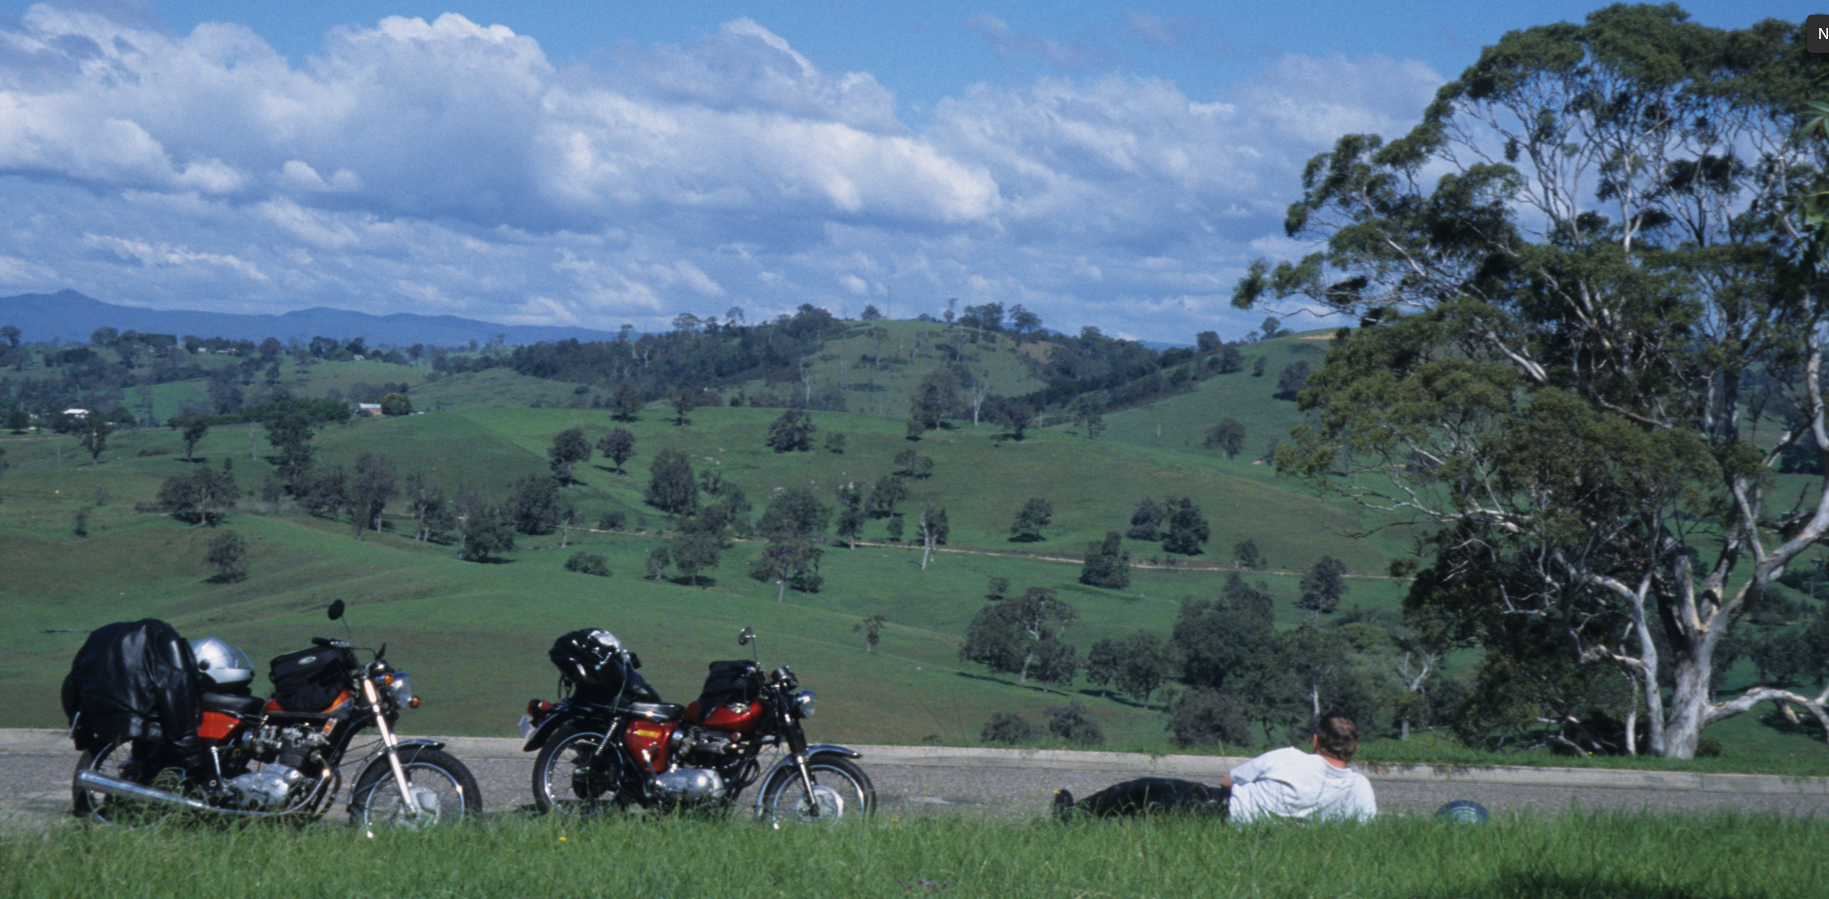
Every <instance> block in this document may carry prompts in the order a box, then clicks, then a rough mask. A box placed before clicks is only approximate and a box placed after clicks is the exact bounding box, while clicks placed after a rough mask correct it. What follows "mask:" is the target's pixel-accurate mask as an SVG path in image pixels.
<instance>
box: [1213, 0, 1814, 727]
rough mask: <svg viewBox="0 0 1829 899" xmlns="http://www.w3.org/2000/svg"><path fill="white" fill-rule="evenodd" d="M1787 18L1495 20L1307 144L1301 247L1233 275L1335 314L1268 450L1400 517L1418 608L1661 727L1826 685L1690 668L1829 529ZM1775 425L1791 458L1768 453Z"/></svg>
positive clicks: (1244, 296)
mask: <svg viewBox="0 0 1829 899" xmlns="http://www.w3.org/2000/svg"><path fill="white" fill-rule="evenodd" d="M1800 31H1801V29H1799V27H1798V25H1797V23H1790V22H1775V21H1768V22H1764V23H1761V24H1758V25H1755V26H1753V27H1752V28H1750V29H1747V30H1743V31H1723V30H1718V29H1714V28H1709V27H1704V26H1702V25H1699V24H1696V23H1693V22H1691V21H1689V19H1688V17H1687V15H1686V14H1685V13H1683V12H1682V11H1681V10H1680V9H1678V8H1677V7H1675V6H1612V7H1608V8H1606V9H1602V10H1599V11H1597V12H1595V13H1593V14H1591V15H1590V16H1589V17H1588V18H1587V20H1586V21H1585V22H1584V23H1582V24H1566V23H1565V24H1556V25H1546V26H1541V27H1536V28H1531V29H1527V30H1522V31H1514V32H1511V33H1508V34H1506V35H1505V36H1504V37H1503V39H1501V40H1500V41H1499V42H1498V43H1497V44H1496V45H1494V46H1491V47H1488V48H1486V50H1485V51H1484V52H1483V53H1482V55H1481V57H1480V60H1479V62H1478V63H1476V64H1475V65H1474V66H1472V67H1471V68H1469V69H1468V70H1467V71H1466V72H1465V73H1464V74H1463V75H1462V76H1461V77H1460V79H1459V80H1456V81H1453V82H1451V83H1449V84H1447V85H1446V86H1444V87H1443V88H1442V89H1441V91H1440V92H1439V94H1438V96H1437V98H1436V100H1435V102H1434V103H1433V104H1432V105H1431V106H1430V108H1429V109H1428V111H1427V113H1426V114H1425V116H1424V118H1423V121H1422V123H1421V124H1420V125H1418V126H1417V127H1416V128H1415V129H1414V130H1413V131H1411V132H1410V133H1409V134H1408V135H1406V136H1404V137H1402V138H1400V139H1398V140H1395V141H1391V142H1389V143H1385V142H1383V141H1381V140H1380V139H1379V138H1377V137H1375V136H1367V135H1349V136H1345V137H1342V138H1341V139H1340V140H1339V141H1338V142H1337V144H1336V146H1335V147H1334V149H1333V150H1332V151H1331V152H1328V153H1324V154H1322V155H1320V156H1317V157H1316V158H1315V159H1314V160H1313V161H1311V162H1310V163H1309V165H1308V167H1307V170H1306V172H1305V175H1304V180H1303V196H1302V199H1301V200H1300V201H1299V202H1297V203H1295V204H1294V205H1292V206H1291V207H1290V211H1289V216H1288V220H1287V223H1286V224H1287V230H1288V232H1289V234H1290V235H1291V236H1297V237H1307V238H1312V239H1315V240H1316V241H1317V245H1318V247H1319V249H1318V251H1317V252H1315V253H1313V254H1312V255H1310V256H1308V257H1306V258H1304V259H1301V260H1300V261H1297V262H1291V263H1283V264H1280V265H1277V266H1275V267H1274V268H1272V267H1271V266H1270V265H1269V264H1267V263H1264V262H1258V263H1255V264H1254V265H1253V266H1252V269H1251V271H1250V272H1249V274H1248V275H1247V277H1246V278H1245V279H1243V280H1242V281H1241V282H1240V284H1239V287H1238V291H1237V294H1236V297H1235V300H1236V302H1237V303H1238V304H1239V305H1240V306H1243V307H1249V306H1252V305H1255V304H1262V303H1269V302H1271V297H1272V296H1274V297H1277V298H1280V299H1281V300H1282V301H1283V302H1285V303H1288V302H1301V303H1318V304H1320V305H1322V306H1324V307H1326V308H1328V309H1331V310H1335V311H1339V312H1345V313H1350V314H1354V315H1356V316H1358V317H1359V320H1360V322H1361V323H1362V327H1360V328H1357V329H1351V330H1346V331H1342V333H1341V335H1340V336H1339V337H1338V338H1337V340H1336V341H1335V343H1334V345H1333V347H1332V349H1331V350H1330V352H1329V355H1328V358H1327V361H1326V363H1325V364H1324V365H1323V366H1322V368H1321V369H1319V370H1318V371H1316V372H1315V373H1313V375H1312V376H1311V377H1310V379H1309V383H1308V389H1307V390H1306V391H1305V392H1304V393H1303V394H1302V397H1301V404H1302V406H1303V407H1304V408H1306V409H1308V410H1311V412H1312V414H1313V421H1314V424H1313V425H1312V426H1310V427H1306V428H1303V429H1301V430H1299V432H1298V433H1297V434H1296V435H1295V436H1294V439H1292V440H1291V441H1288V442H1286V443H1285V444H1284V446H1283V448H1282V450H1281V452H1280V453H1279V456H1278V464H1279V466H1280V467H1281V468H1282V469H1283V470H1284V471H1288V472H1295V473H1299V474H1302V475H1305V476H1307V477H1309V478H1312V479H1313V480H1314V481H1315V482H1317V483H1318V484H1321V485H1323V486H1324V487H1326V488H1327V489H1332V490H1338V491H1342V492H1344V493H1347V494H1349V495H1351V496H1353V497H1356V498H1357V499H1358V500H1359V501H1361V502H1363V503H1366V504H1368V505H1370V506H1374V507H1379V508H1384V509H1389V510H1392V511H1394V512H1397V513H1399V514H1403V515H1407V517H1408V518H1409V519H1410V520H1412V521H1413V522H1416V523H1419V524H1421V525H1423V526H1425V529H1426V532H1427V533H1429V534H1431V535H1432V537H1431V539H1430V540H1428V541H1427V543H1426V544H1425V551H1426V554H1427V555H1428V562H1429V565H1428V567H1426V568H1425V569H1424V570H1423V571H1422V572H1421V575H1420V576H1419V577H1418V579H1417V581H1416V587H1415V589H1414V590H1413V591H1412V594H1411V596H1410V599H1409V603H1410V606H1411V608H1412V610H1413V611H1415V612H1418V613H1421V614H1419V615H1418V616H1417V619H1418V620H1419V621H1426V622H1431V623H1433V624H1436V625H1440V626H1442V627H1443V628H1444V630H1445V632H1447V633H1450V634H1452V635H1454V636H1458V637H1460V638H1463V639H1469V640H1476V641H1480V642H1483V643H1484V644H1485V645H1486V646H1487V648H1488V651H1489V652H1491V653H1501V654H1502V653H1505V652H1507V651H1509V650H1510V649H1513V648H1517V649H1520V650H1522V649H1524V648H1525V644H1527V643H1529V644H1534V645H1530V646H1529V647H1528V648H1529V650H1530V651H1532V652H1536V653H1538V654H1541V653H1542V652H1543V651H1544V650H1545V649H1546V648H1547V649H1553V650H1554V651H1555V653H1556V654H1557V656H1558V657H1559V658H1561V659H1562V660H1563V661H1564V662H1565V663H1566V664H1568V665H1570V666H1573V667H1577V668H1589V669H1594V668H1596V667H1598V668H1601V669H1604V670H1612V671H1617V672H1620V673H1621V674H1623V675H1625V677H1626V678H1628V679H1629V680H1630V683H1631V685H1632V688H1633V694H1634V695H1635V697H1636V698H1635V700H1634V701H1633V704H1632V706H1633V709H1634V711H1633V714H1634V715H1635V716H1636V715H1639V714H1642V715H1643V716H1644V723H1645V724H1647V725H1648V728H1647V730H1648V734H1649V738H1648V742H1649V747H1648V748H1649V750H1650V751H1651V752H1653V753H1656V754H1659V755H1664V756H1672V757H1688V756H1691V755H1693V754H1694V753H1695V750H1696V746H1697V742H1698V740H1699V738H1700V735H1701V732H1702V729H1703V728H1704V727H1706V726H1708V725H1709V724H1712V723H1714V722H1716V721H1720V720H1722V719H1724V718H1727V717H1730V716H1733V715H1737V714H1739V713H1741V712H1744V711H1747V710H1748V709H1749V708H1751V707H1753V706H1754V705H1756V704H1757V703H1760V702H1762V701H1768V700H1772V701H1780V702H1785V703H1790V704H1792V705H1793V706H1795V707H1802V708H1806V709H1808V710H1809V711H1810V713H1812V714H1813V715H1814V716H1815V717H1816V719H1817V720H1818V721H1820V722H1822V723H1824V725H1825V726H1826V727H1829V714H1826V713H1825V709H1824V702H1825V699H1829V691H1825V692H1824V693H1819V694H1816V695H1808V694H1805V693H1800V692H1796V691H1793V690H1787V689H1780V688H1777V687H1773V686H1754V687H1751V688H1749V689H1744V690H1741V691H1739V692H1738V693H1736V694H1735V695H1731V696H1722V697H1717V695H1716V688H1717V685H1716V683H1715V680H1716V678H1715V675H1716V670H1715V669H1716V662H1717V659H1718V657H1719V655H1720V651H1721V649H1722V646H1723V641H1724V640H1726V639H1727V638H1728V636H1729V634H1731V633H1732V632H1733V630H1734V627H1735V624H1736V623H1737V622H1738V621H1740V620H1741V619H1742V618H1743V617H1744V616H1745V615H1747V614H1748V612H1749V611H1751V610H1753V609H1754V608H1756V607H1757V606H1758V605H1759V604H1760V603H1761V602H1762V601H1764V600H1765V599H1766V597H1767V594H1768V590H1769V588H1770V587H1771V585H1772V584H1773V582H1774V581H1776V580H1777V579H1778V578H1779V577H1780V576H1781V575H1782V574H1784V573H1785V571H1786V568H1787V567H1788V566H1791V565H1793V564H1794V563H1797V562H1799V561H1800V559H1801V557H1803V554H1805V553H1806V552H1809V551H1810V550H1811V549H1812V548H1813V547H1817V546H1820V545H1822V544H1823V543H1824V542H1825V538H1826V536H1829V479H1825V477H1824V475H1823V474H1822V473H1821V472H1822V471H1824V470H1829V466H1825V465H1823V464H1822V462H1823V460H1824V459H1826V458H1829V420H1826V419H1825V406H1824V401H1823V393H1822V383H1823V378H1822V372H1821V368H1822V361H1823V358H1822V357H1823V342H1824V338H1825V336H1826V333H1829V327H1826V325H1829V303H1826V302H1825V300H1826V299H1829V290H1825V284H1824V281H1823V280H1821V278H1820V276H1818V275H1816V274H1814V268H1813V267H1812V266H1809V265H1805V264H1801V263H1802V262H1803V259H1804V256H1805V249H1806V241H1805V239H1804V238H1805V235H1804V233H1803V232H1802V230H1800V228H1801V222H1800V220H1799V217H1798V215H1797V206H1796V204H1795V203H1794V202H1793V198H1795V197H1797V196H1799V195H1800V193H1801V192H1802V190H1803V186H1804V185H1805V184H1807V183H1808V182H1809V181H1810V180H1811V179H1813V178H1815V177H1816V176H1817V173H1818V172H1820V171H1821V170H1822V168H1823V162H1824V158H1823V155H1822V147H1821V145H1820V144H1818V143H1815V142H1813V141H1811V140H1810V139H1809V138H1808V137H1807V136H1805V135H1803V134H1802V133H1800V131H1799V125H1800V124H1801V123H1802V121H1803V116H1804V113H1805V103H1804V100H1805V99H1806V95H1807V94H1808V92H1809V83H1808V77H1809V73H1810V72H1811V71H1812V70H1813V69H1814V68H1815V66H1813V65H1812V64H1813V63H1818V62H1819V61H1817V60H1813V59H1809V58H1807V57H1806V55H1805V51H1804V47H1803V46H1802V43H1801V40H1802V35H1801V33H1800ZM1290 298H1299V299H1296V300H1291V299H1290ZM1800 448H1801V449H1804V450H1807V451H1808V452H1807V454H1806V457H1805V458H1806V465H1805V467H1806V468H1808V469H1810V470H1812V471H1814V472H1816V473H1815V474H1811V475H1809V476H1808V477H1807V478H1806V477H1800V476H1796V475H1780V474H1779V473H1778V471H1779V467H1780V466H1779V464H1778V463H1779V459H1780V457H1781V456H1783V455H1785V454H1787V453H1789V454H1791V456H1792V458H1796V454H1797V453H1798V451H1799V449H1800ZM1630 732H1631V728H1630V727H1628V733H1630Z"/></svg>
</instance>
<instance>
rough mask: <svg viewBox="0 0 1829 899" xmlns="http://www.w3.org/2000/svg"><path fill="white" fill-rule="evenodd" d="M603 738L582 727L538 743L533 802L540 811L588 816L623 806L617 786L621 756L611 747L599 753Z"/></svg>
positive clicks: (598, 733)
mask: <svg viewBox="0 0 1829 899" xmlns="http://www.w3.org/2000/svg"><path fill="white" fill-rule="evenodd" d="M606 739H608V738H607V737H606V736H605V735H604V734H602V733H600V732H598V731H590V730H581V731H575V732H573V733H569V734H565V735H563V736H561V737H560V738H559V739H556V740H551V741H548V742H547V744H546V745H545V746H542V747H540V755H539V756H538V757H537V758H535V759H534V763H533V804H534V807H536V808H538V809H539V810H540V813H541V814H549V813H554V812H556V813H558V814H561V815H571V816H575V817H589V816H592V815H599V814H603V813H604V812H612V811H618V810H620V809H621V808H622V807H623V805H624V803H623V801H622V800H621V798H620V795H619V794H618V792H617V789H616V782H617V780H618V777H617V775H618V767H619V766H618V764H617V763H618V762H620V761H621V759H620V757H618V756H617V755H616V754H615V753H616V750H614V749H611V750H610V751H609V753H608V754H607V757H603V758H599V757H598V756H599V755H600V751H601V750H602V748H603V742H604V740H606Z"/></svg>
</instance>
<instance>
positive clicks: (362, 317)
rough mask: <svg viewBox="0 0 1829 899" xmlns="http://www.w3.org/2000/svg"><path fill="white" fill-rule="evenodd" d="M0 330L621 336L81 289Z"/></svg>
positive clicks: (382, 342)
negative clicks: (129, 300)
mask: <svg viewBox="0 0 1829 899" xmlns="http://www.w3.org/2000/svg"><path fill="white" fill-rule="evenodd" d="M0 325H12V326H14V327H16V328H18V329H19V336H20V339H21V340H22V341H24V342H26V343H88V342H89V335H91V334H93V333H95V330H96V329H97V328H104V327H106V328H114V329H115V330H117V331H141V332H144V333H148V334H172V335H176V336H178V337H183V336H184V335H186V334H194V335H196V336H198V337H226V338H229V339H231V340H243V339H245V340H255V341H259V340H265V339H266V338H268V337H275V338H278V339H279V340H280V341H281V342H282V343H284V342H289V341H290V340H291V339H292V338H295V337H296V338H299V339H301V340H307V341H308V340H310V339H311V338H313V337H329V338H333V339H335V340H339V341H348V340H353V339H355V338H357V337H361V338H363V339H364V340H366V341H367V342H368V344H369V345H370V346H398V347H408V346H412V345H413V344H415V343H423V344H425V345H427V346H441V347H455V346H467V345H468V344H469V343H470V341H472V340H474V341H476V342H477V343H479V344H486V343H488V342H489V341H491V340H494V339H495V338H496V337H497V336H498V335H499V336H500V337H501V338H502V340H503V341H504V342H505V343H506V344H507V345H509V346H518V345H522V344H532V343H539V342H540V341H542V340H552V341H557V340H568V339H571V338H577V339H578V340H609V339H614V338H615V337H616V332H614V331H598V330H594V329H590V328H559V327H545V326H535V325H500V324H495V323H493V322H484V321H476V320H474V319H468V318H458V317H457V316H454V315H413V314H411V313H396V314H394V315H370V314H368V313H366V312H351V311H349V310H347V309H329V308H325V307H322V306H320V307H317V308H313V309H301V310H299V311H297V312H288V313H285V314H284V315H239V314H235V313H229V312H184V311H166V310H161V309H140V308H136V307H133V306H117V305H114V304H113V303H104V302H102V301H101V300H96V299H91V298H89V297H86V296H83V295H82V294H80V293H77V292H76V291H74V290H60V291H58V292H56V293H50V294H45V293H23V294H19V295H17V296H10V297H0Z"/></svg>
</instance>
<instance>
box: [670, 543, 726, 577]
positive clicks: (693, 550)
mask: <svg viewBox="0 0 1829 899" xmlns="http://www.w3.org/2000/svg"><path fill="white" fill-rule="evenodd" d="M667 551H668V554H669V556H670V558H671V559H672V560H673V567H675V568H678V569H679V570H680V574H683V575H685V576H686V579H687V580H688V581H690V582H691V583H692V586H694V587H697V586H698V585H699V572H701V571H705V570H708V569H712V568H716V567H718V559H719V557H720V556H721V555H722V554H723V551H724V544H723V541H721V540H719V539H718V537H717V536H716V535H715V534H708V533H705V532H704V531H696V530H693V531H683V532H681V533H679V534H675V535H674V536H673V539H671V540H669V541H667Z"/></svg>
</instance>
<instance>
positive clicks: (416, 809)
mask: <svg viewBox="0 0 1829 899" xmlns="http://www.w3.org/2000/svg"><path fill="white" fill-rule="evenodd" d="M400 767H401V768H403V769H405V771H406V780H407V786H408V788H409V789H408V792H409V793H410V794H411V795H412V799H411V801H410V802H408V801H407V800H406V799H404V798H403V797H402V796H401V795H400V784H399V783H398V782H397V781H395V779H394V769H393V766H392V765H389V764H387V763H386V762H385V761H383V762H382V763H381V764H378V765H370V766H369V768H368V770H366V771H364V772H362V776H361V778H360V779H358V780H357V781H356V785H355V788H354V789H352V790H351V791H350V799H349V818H350V820H351V821H354V822H355V823H357V824H360V825H362V826H363V827H364V828H366V829H367V830H368V832H369V833H374V832H375V830H376V829H378V828H383V827H401V828H406V829H410V830H424V829H428V828H432V827H440V826H449V825H451V824H455V823H457V822H460V821H463V820H466V819H471V818H475V817H476V816H478V815H481V814H482V812H483V794H482V790H481V789H479V788H478V787H477V785H476V777H475V776H474V775H472V774H471V773H470V769H469V768H466V767H464V763H463V762H460V761H458V760H457V759H456V758H453V757H452V756H451V755H450V754H449V753H446V752H444V751H443V750H439V749H433V748H432V747H430V746H407V747H403V748H402V749H401V750H400Z"/></svg>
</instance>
